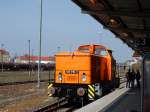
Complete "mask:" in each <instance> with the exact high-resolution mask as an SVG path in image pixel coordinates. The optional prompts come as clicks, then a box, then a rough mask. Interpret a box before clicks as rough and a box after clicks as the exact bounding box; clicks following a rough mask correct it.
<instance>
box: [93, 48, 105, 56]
mask: <svg viewBox="0 0 150 112" xmlns="http://www.w3.org/2000/svg"><path fill="white" fill-rule="evenodd" d="M95 55H100V56H106V55H107V51H106V50H105V49H100V48H96V49H95Z"/></svg>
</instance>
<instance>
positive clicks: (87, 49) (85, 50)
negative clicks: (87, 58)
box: [78, 47, 90, 53]
mask: <svg viewBox="0 0 150 112" xmlns="http://www.w3.org/2000/svg"><path fill="white" fill-rule="evenodd" d="M78 50H79V51H80V52H84V53H89V52H90V50H89V48H88V47H83V48H79V49H78Z"/></svg>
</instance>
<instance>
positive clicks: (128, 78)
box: [126, 69, 131, 88]
mask: <svg viewBox="0 0 150 112" xmlns="http://www.w3.org/2000/svg"><path fill="white" fill-rule="evenodd" d="M126 79H127V82H126V88H130V85H131V71H130V69H129V70H128V72H127V73H126Z"/></svg>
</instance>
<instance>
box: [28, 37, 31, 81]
mask: <svg viewBox="0 0 150 112" xmlns="http://www.w3.org/2000/svg"><path fill="white" fill-rule="evenodd" d="M28 42H29V78H30V76H31V69H30V68H31V66H30V58H31V57H30V40H28Z"/></svg>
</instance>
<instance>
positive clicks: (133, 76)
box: [131, 70, 136, 88]
mask: <svg viewBox="0 0 150 112" xmlns="http://www.w3.org/2000/svg"><path fill="white" fill-rule="evenodd" d="M135 75H136V74H135V72H134V70H132V72H131V87H132V88H134V81H135Z"/></svg>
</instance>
